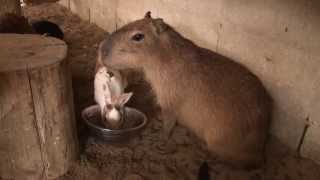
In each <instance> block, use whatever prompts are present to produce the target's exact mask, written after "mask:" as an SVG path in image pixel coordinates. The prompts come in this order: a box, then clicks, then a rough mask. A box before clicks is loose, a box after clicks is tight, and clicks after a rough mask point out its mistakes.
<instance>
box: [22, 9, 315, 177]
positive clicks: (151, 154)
mask: <svg viewBox="0 0 320 180" xmlns="http://www.w3.org/2000/svg"><path fill="white" fill-rule="evenodd" d="M24 13H25V15H26V16H28V17H29V18H31V19H39V18H40V19H49V20H51V21H53V22H55V23H57V24H59V25H60V26H61V27H62V29H63V31H64V33H65V41H66V42H67V44H68V46H69V54H68V62H69V63H70V67H71V70H72V74H73V89H74V101H75V108H76V117H77V124H78V131H79V138H80V142H81V149H82V151H81V155H80V158H79V161H78V162H75V163H74V165H73V166H72V167H71V168H70V170H69V172H68V173H67V174H65V175H64V176H63V177H60V178H58V180H100V179H101V180H102V179H103V180H122V179H126V180H138V179H144V180H195V179H197V173H198V169H199V166H200V164H201V163H202V162H203V161H208V162H209V165H210V174H211V179H212V180H213V179H214V180H235V179H237V180H241V179H246V180H318V179H320V167H319V166H318V165H316V164H315V163H314V162H313V161H311V160H307V159H303V158H299V157H297V156H295V154H294V153H293V152H291V151H289V150H288V149H287V148H286V147H285V146H283V145H281V144H280V143H279V142H277V141H276V140H273V141H272V143H269V145H268V148H267V162H266V165H265V166H264V167H263V168H261V169H258V170H252V171H244V170H235V169H232V168H230V167H227V166H225V165H222V164H220V163H218V162H217V161H216V160H215V159H213V158H210V157H209V155H208V153H207V151H206V148H205V147H204V146H203V144H202V143H201V141H199V140H198V139H197V138H195V137H194V136H193V135H192V134H191V133H190V132H189V131H188V130H187V129H185V128H183V127H180V126H179V127H176V128H175V130H174V133H173V135H172V138H171V139H170V140H169V141H168V142H167V141H165V140H164V139H163V137H162V124H161V122H160V121H159V120H158V119H157V118H156V117H157V116H156V112H157V107H156V106H155V105H154V103H153V98H152V95H151V91H150V88H149V87H148V85H147V84H146V83H143V82H137V83H135V84H133V85H131V86H130V87H129V89H130V90H132V91H134V93H135V96H134V97H133V99H132V100H131V102H130V103H129V105H130V106H133V107H136V108H138V109H140V110H142V111H143V112H145V113H146V114H147V116H148V118H149V121H150V122H149V123H148V125H147V127H146V128H145V129H144V131H143V132H142V133H141V135H140V136H138V137H136V138H134V139H132V140H131V141H129V142H127V143H123V144H106V143H102V142H99V141H97V140H95V139H93V138H91V137H90V136H88V134H87V133H86V132H87V129H86V128H85V126H84V125H83V122H82V119H81V117H80V112H81V110H82V109H83V108H84V107H86V106H88V105H92V104H94V101H93V86H92V82H93V81H92V77H93V71H94V63H95V59H96V49H97V47H98V43H99V42H100V41H101V40H102V39H103V38H104V37H106V36H107V35H108V33H107V32H104V31H103V30H102V29H100V28H99V27H97V26H95V25H93V24H90V23H89V22H85V21H82V20H80V19H79V18H78V17H77V16H75V15H73V14H71V13H70V12H69V11H68V10H66V9H65V8H62V7H61V6H59V5H57V4H43V5H40V6H34V7H27V8H25V10H24Z"/></svg>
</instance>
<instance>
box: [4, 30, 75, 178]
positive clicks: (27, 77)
mask: <svg viewBox="0 0 320 180" xmlns="http://www.w3.org/2000/svg"><path fill="white" fill-rule="evenodd" d="M37 39H40V40H37ZM34 41H37V42H39V41H42V42H43V43H42V44H50V43H48V42H51V41H52V38H43V37H39V36H37V37H35V39H34ZM46 41H48V42H46ZM2 42H3V41H1V42H0V44H2ZM0 46H1V45H0ZM17 46H18V47H17V48H16V50H15V51H16V52H17V53H18V52H24V50H23V49H21V47H20V45H19V44H17ZM35 46H37V45H35ZM60 46H64V47H60ZM65 46H66V45H65V44H62V45H59V46H50V47H51V48H50V49H51V51H53V52H56V49H59V48H60V49H65V51H66V47H65ZM30 47H31V46H30ZM31 48H32V47H31ZM19 49H21V51H19ZM32 49H34V48H32ZM50 49H46V51H47V53H44V55H43V54H42V53H43V51H41V49H37V51H34V52H35V54H34V57H36V58H38V59H37V60H34V59H32V58H31V57H28V58H25V61H29V62H28V63H26V62H22V63H24V64H27V66H25V69H21V70H15V71H12V72H8V71H6V72H0V179H1V178H5V179H18V180H19V179H21V180H22V179H27V180H28V179H30V180H38V179H39V180H47V179H55V178H57V177H59V176H61V175H63V174H64V173H66V172H67V170H68V168H69V166H70V165H71V163H72V162H73V161H74V160H75V159H76V158H77V156H78V141H77V136H76V126H75V117H74V108H73V94H72V85H71V84H72V83H71V74H70V73H69V72H70V71H69V70H68V64H67V62H65V61H62V60H63V59H64V58H65V55H66V52H65V51H58V52H59V53H60V54H57V53H56V54H54V55H53V54H52V55H53V57H49V56H48V55H49V54H51V53H49V51H50ZM61 53H63V54H61ZM0 54H1V53H0ZM39 54H40V55H39ZM41 54H42V55H41ZM16 56H17V57H19V54H17V55H16ZM41 57H43V58H44V59H43V61H44V62H45V63H43V62H39V61H41V60H40V58H41ZM1 58H3V57H1ZM45 58H48V59H49V60H48V59H45ZM50 58H51V59H50ZM10 60H13V61H14V60H15V59H14V58H13V57H8V58H7V61H10ZM21 61H22V58H21ZM0 62H5V59H0ZM15 62H18V61H15ZM30 62H34V63H35V64H36V65H34V64H32V63H30ZM41 64H44V66H41ZM18 66H19V65H18ZM22 67H23V66H20V67H19V68H22ZM30 67H33V68H30ZM13 69H15V68H13Z"/></svg>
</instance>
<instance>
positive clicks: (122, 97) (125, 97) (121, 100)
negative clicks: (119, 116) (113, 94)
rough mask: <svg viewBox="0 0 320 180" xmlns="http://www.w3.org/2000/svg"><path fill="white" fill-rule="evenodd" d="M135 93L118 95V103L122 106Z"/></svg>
mask: <svg viewBox="0 0 320 180" xmlns="http://www.w3.org/2000/svg"><path fill="white" fill-rule="evenodd" d="M132 95H133V93H132V92H129V93H123V94H121V95H120V96H119V97H118V101H117V102H118V104H119V105H120V106H124V105H125V104H126V103H127V102H128V101H129V100H130V98H131V97H132Z"/></svg>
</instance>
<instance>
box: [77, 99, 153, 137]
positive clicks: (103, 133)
mask: <svg viewBox="0 0 320 180" xmlns="http://www.w3.org/2000/svg"><path fill="white" fill-rule="evenodd" d="M124 112H125V113H124V114H125V118H126V120H125V121H126V123H128V124H130V125H125V127H124V128H123V129H117V130H112V129H107V128H105V127H104V126H103V125H102V123H101V114H100V107H99V106H98V105H93V106H89V107H87V108H85V109H84V110H83V111H82V118H83V119H84V121H85V122H86V124H87V126H88V127H89V130H90V132H91V134H92V135H93V136H94V137H96V138H98V139H100V140H102V141H105V142H121V141H125V140H128V139H130V138H132V137H134V136H136V135H138V134H139V132H140V130H141V129H143V128H144V126H145V125H146V123H147V117H146V115H145V114H143V113H142V112H140V111H138V110H137V109H134V108H131V107H125V109H124Z"/></svg>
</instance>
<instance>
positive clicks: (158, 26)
mask: <svg viewBox="0 0 320 180" xmlns="http://www.w3.org/2000/svg"><path fill="white" fill-rule="evenodd" d="M152 24H153V26H154V27H155V30H156V33H157V34H161V33H162V32H164V31H166V30H167V29H168V25H167V24H166V23H164V21H163V19H161V18H157V19H154V20H153V21H152Z"/></svg>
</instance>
